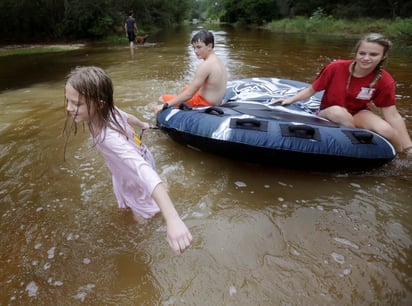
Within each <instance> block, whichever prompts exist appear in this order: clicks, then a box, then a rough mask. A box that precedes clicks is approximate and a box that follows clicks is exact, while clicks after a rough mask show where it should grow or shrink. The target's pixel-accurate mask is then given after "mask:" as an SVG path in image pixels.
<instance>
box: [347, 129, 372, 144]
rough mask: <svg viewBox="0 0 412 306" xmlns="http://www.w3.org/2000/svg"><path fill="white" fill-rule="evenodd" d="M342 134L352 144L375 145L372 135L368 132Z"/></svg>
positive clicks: (349, 131)
mask: <svg viewBox="0 0 412 306" xmlns="http://www.w3.org/2000/svg"><path fill="white" fill-rule="evenodd" d="M343 133H344V134H345V135H346V136H347V137H348V138H349V139H350V141H351V142H352V143H353V144H375V141H374V137H373V134H372V133H371V132H369V131H351V130H345V131H343Z"/></svg>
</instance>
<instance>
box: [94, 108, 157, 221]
mask: <svg viewBox="0 0 412 306" xmlns="http://www.w3.org/2000/svg"><path fill="white" fill-rule="evenodd" d="M116 109H117V111H118V112H119V113H120V117H119V118H117V120H118V121H119V123H120V124H121V125H122V126H123V127H124V129H125V130H126V131H127V134H128V135H129V137H128V139H126V137H125V136H123V135H122V134H120V133H119V132H117V131H115V130H113V129H112V128H107V129H106V131H105V133H104V132H102V133H101V135H100V137H102V138H103V137H104V138H103V141H97V143H96V148H97V150H98V151H99V152H100V153H101V154H102V155H103V157H104V159H105V161H106V164H107V166H108V167H109V169H110V171H111V173H112V181H113V190H114V194H115V195H116V199H117V203H118V205H119V207H120V208H126V207H129V208H130V209H132V210H133V212H134V213H135V214H138V215H140V216H142V217H144V218H150V217H153V216H154V215H155V214H156V213H157V212H159V211H160V209H159V207H158V206H157V204H156V202H155V201H154V200H153V198H152V196H151V194H152V193H153V190H154V188H155V187H156V186H157V185H158V184H159V183H161V179H160V177H159V175H158V174H157V172H156V171H155V162H154V159H153V156H152V154H151V153H150V151H149V150H148V148H147V147H146V146H145V145H144V144H141V145H137V144H136V142H135V139H134V131H133V129H132V127H131V126H130V125H129V124H128V123H127V113H125V112H123V111H122V110H120V109H118V108H116Z"/></svg>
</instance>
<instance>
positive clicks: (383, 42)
mask: <svg viewBox="0 0 412 306" xmlns="http://www.w3.org/2000/svg"><path fill="white" fill-rule="evenodd" d="M363 42H369V43H375V44H378V45H380V46H382V47H383V58H382V60H381V61H380V63H379V64H378V65H377V66H376V68H375V77H374V78H373V80H372V82H371V83H370V84H369V87H370V88H373V87H375V85H376V83H377V82H378V81H379V80H380V78H381V76H382V70H383V65H384V63H385V61H386V59H387V58H388V56H389V52H390V50H391V49H392V42H391V41H390V40H389V39H387V38H386V37H384V36H383V35H382V34H379V33H369V34H366V35H365V36H364V37H362V38H361V39H360V40H359V41H358V42H357V44H356V45H355V48H354V51H353V52H354V54H355V56H356V53H358V50H359V47H360V45H361V44H362V43H363ZM355 65H356V63H355V62H353V63H352V64H351V65H350V73H349V77H348V81H347V83H346V89H348V88H349V83H350V81H351V79H352V75H353V72H354V70H355Z"/></svg>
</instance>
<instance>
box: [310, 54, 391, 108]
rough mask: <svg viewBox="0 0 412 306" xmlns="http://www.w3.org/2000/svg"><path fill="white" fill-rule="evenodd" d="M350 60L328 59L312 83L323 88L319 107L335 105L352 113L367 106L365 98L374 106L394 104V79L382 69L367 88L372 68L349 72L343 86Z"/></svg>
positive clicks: (373, 75)
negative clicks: (360, 72) (359, 75)
mask: <svg viewBox="0 0 412 306" xmlns="http://www.w3.org/2000/svg"><path fill="white" fill-rule="evenodd" d="M351 63H352V60H337V61H334V62H332V63H330V64H329V65H327V66H326V67H325V68H323V70H322V71H321V72H320V74H319V75H318V77H317V78H316V80H315V81H314V82H313V83H312V87H313V88H314V89H315V90H316V91H321V90H325V92H324V94H323V97H322V101H321V104H320V109H325V108H327V107H329V106H333V105H339V106H342V107H345V108H346V109H347V110H348V112H349V113H351V114H352V115H354V114H356V113H357V112H359V111H361V110H364V109H369V107H368V103H369V102H373V103H374V104H375V105H376V106H377V107H388V106H392V105H395V81H394V79H393V78H392V76H391V75H390V74H389V73H388V72H387V71H385V70H382V76H381V78H380V79H379V81H378V82H377V83H376V85H375V86H374V87H373V88H369V84H370V83H371V82H372V80H373V78H374V77H375V72H372V73H370V74H368V75H367V76H365V77H362V78H356V77H354V76H352V78H351V81H350V84H349V89H348V90H346V83H347V81H348V77H349V65H350V64H351Z"/></svg>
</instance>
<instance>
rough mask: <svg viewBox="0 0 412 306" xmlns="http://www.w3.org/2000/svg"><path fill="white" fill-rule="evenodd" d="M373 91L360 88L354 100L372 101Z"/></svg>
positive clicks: (373, 89)
mask: <svg viewBox="0 0 412 306" xmlns="http://www.w3.org/2000/svg"><path fill="white" fill-rule="evenodd" d="M374 91H375V88H369V87H361V90H360V92H359V93H358V95H357V97H356V99H360V100H371V99H372V94H373V92H374Z"/></svg>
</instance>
